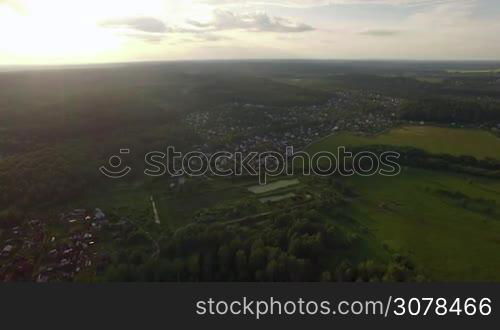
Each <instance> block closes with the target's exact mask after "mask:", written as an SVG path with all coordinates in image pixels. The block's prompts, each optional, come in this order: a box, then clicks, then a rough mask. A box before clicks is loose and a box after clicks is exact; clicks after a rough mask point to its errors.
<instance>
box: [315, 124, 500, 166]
mask: <svg viewBox="0 0 500 330" xmlns="http://www.w3.org/2000/svg"><path fill="white" fill-rule="evenodd" d="M362 145H394V146H399V147H403V146H411V147H415V148H419V149H423V150H425V151H427V152H430V153H435V154H450V155H454V156H462V155H469V156H474V157H476V158H479V159H484V158H487V157H489V158H494V159H500V138H498V137H496V136H495V135H493V134H491V133H489V132H487V131H483V130H473V129H458V128H442V127H433V126H407V127H402V128H396V129H393V130H392V131H390V132H388V133H384V134H381V135H377V136H359V135H355V134H353V133H340V134H337V135H333V136H330V137H328V138H326V139H324V140H322V141H320V142H318V143H316V144H314V145H312V146H311V147H310V148H309V149H308V151H309V152H310V153H315V152H319V151H325V150H328V151H336V149H337V148H338V147H339V146H362Z"/></svg>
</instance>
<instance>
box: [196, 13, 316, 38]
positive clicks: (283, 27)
mask: <svg viewBox="0 0 500 330" xmlns="http://www.w3.org/2000/svg"><path fill="white" fill-rule="evenodd" d="M213 16H214V17H213V19H212V20H211V21H208V22H199V21H194V20H188V21H187V23H188V24H190V25H192V26H194V27H196V28H200V29H204V30H207V31H224V30H246V31H250V32H278V33H294V32H307V31H312V30H314V28H313V27H312V26H310V25H307V24H304V23H297V22H293V21H292V20H289V19H287V18H283V17H271V16H269V15H267V14H266V13H251V14H236V13H233V12H231V11H228V10H221V9H217V10H215V11H214V15H213Z"/></svg>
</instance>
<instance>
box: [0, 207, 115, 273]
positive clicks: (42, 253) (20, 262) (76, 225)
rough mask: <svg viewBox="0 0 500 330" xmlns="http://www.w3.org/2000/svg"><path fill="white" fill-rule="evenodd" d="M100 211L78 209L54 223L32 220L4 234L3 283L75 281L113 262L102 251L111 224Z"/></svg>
mask: <svg viewBox="0 0 500 330" xmlns="http://www.w3.org/2000/svg"><path fill="white" fill-rule="evenodd" d="M107 221H108V220H107V217H106V215H105V214H104V213H103V212H102V210H100V209H95V210H85V209H75V210H73V211H71V212H68V213H67V214H61V215H60V218H59V219H55V220H54V221H52V222H51V221H42V220H37V219H34V220H30V221H27V222H26V223H23V224H20V225H16V226H14V227H12V228H4V229H1V230H0V238H1V240H0V241H1V242H3V246H1V247H0V260H2V262H1V263H0V265H1V266H0V282H12V281H34V282H38V283H45V282H54V281H73V280H75V278H76V277H77V276H82V275H83V276H84V275H85V274H88V275H89V276H91V275H92V274H93V273H95V271H96V269H99V268H103V267H105V266H106V264H107V263H108V262H109V260H108V257H107V256H106V255H104V254H102V253H101V252H100V251H99V249H98V244H99V236H100V232H101V230H102V228H103V226H104V225H106V224H107Z"/></svg>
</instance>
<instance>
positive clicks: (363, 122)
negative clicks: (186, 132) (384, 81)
mask: <svg viewBox="0 0 500 330" xmlns="http://www.w3.org/2000/svg"><path fill="white" fill-rule="evenodd" d="M360 102H368V103H370V104H372V105H373V107H374V108H376V109H377V111H369V112H366V110H365V107H363V104H362V103H360ZM400 104H401V100H399V99H396V98H391V97H385V96H382V95H379V94H372V93H365V94H363V98H362V99H360V98H359V95H358V94H357V93H356V94H354V93H352V92H339V93H337V94H336V95H335V96H334V97H332V98H331V99H330V100H329V101H328V102H327V103H326V104H324V105H312V106H294V107H290V108H285V109H283V108H270V107H266V106H263V105H252V104H239V103H233V104H230V105H225V106H223V107H221V108H220V109H216V110H214V111H211V112H196V113H192V114H190V115H188V116H187V118H186V122H187V123H188V125H189V126H190V127H191V128H193V129H194V130H195V132H196V133H197V134H199V135H200V136H201V137H202V138H203V139H204V140H205V141H206V143H205V144H203V145H202V146H194V149H196V150H198V151H202V152H207V153H210V152H213V150H215V149H214V148H217V150H224V151H229V152H242V153H248V152H251V151H278V152H281V153H284V152H285V150H286V148H287V147H289V146H292V147H294V149H295V150H302V149H304V148H305V147H306V146H308V145H309V144H311V143H312V142H314V141H317V140H318V139H320V138H322V137H326V136H328V135H331V134H335V133H338V132H341V131H345V130H349V131H353V132H358V133H360V134H375V133H379V132H382V131H384V130H386V129H388V128H391V127H394V126H395V125H397V124H399V122H400V120H399V119H398V112H399V107H400ZM241 107H243V108H244V110H245V111H235V110H234V109H235V108H241ZM242 112H243V113H244V114H242ZM361 113H362V114H363V115H361Z"/></svg>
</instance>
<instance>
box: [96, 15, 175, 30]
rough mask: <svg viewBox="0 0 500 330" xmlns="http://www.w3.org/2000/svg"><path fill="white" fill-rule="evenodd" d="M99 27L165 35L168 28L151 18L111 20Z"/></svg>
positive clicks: (161, 22)
mask: <svg viewBox="0 0 500 330" xmlns="http://www.w3.org/2000/svg"><path fill="white" fill-rule="evenodd" d="M100 25H101V26H103V27H108V28H117V29H127V30H133V31H140V32H147V33H165V32H167V31H168V27H167V25H166V24H165V23H164V22H163V21H161V20H159V19H156V18H153V17H129V18H121V19H113V20H107V21H104V22H101V23H100Z"/></svg>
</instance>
